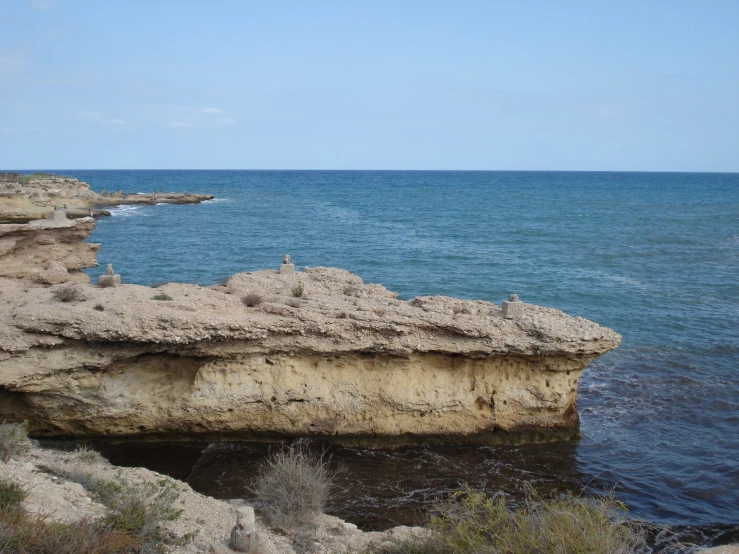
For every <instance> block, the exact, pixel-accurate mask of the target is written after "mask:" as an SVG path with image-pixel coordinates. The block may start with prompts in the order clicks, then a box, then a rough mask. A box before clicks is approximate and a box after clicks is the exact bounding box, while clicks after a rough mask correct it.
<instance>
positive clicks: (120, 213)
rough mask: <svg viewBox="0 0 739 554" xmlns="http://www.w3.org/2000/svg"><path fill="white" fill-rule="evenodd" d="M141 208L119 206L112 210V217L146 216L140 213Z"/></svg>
mask: <svg viewBox="0 0 739 554" xmlns="http://www.w3.org/2000/svg"><path fill="white" fill-rule="evenodd" d="M141 208H142V206H128V205H123V206H118V207H116V208H113V209H111V210H110V215H111V216H113V217H132V216H140V215H146V214H143V213H141V212H140V211H139V210H140V209H141Z"/></svg>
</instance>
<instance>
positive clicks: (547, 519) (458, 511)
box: [374, 487, 645, 554]
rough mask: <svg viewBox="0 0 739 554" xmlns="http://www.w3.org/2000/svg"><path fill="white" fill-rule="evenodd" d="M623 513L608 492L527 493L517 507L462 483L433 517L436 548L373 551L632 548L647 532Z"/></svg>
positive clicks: (595, 552)
mask: <svg viewBox="0 0 739 554" xmlns="http://www.w3.org/2000/svg"><path fill="white" fill-rule="evenodd" d="M624 513H625V507H624V506H623V504H621V503H620V502H618V501H616V500H615V499H614V498H613V496H612V495H606V496H602V497H594V498H579V497H576V496H573V495H571V494H566V495H562V496H559V497H556V498H551V499H542V498H540V497H538V496H536V495H535V494H534V493H531V494H529V496H528V497H527V499H526V500H525V501H524V502H523V503H522V504H521V505H520V506H517V507H516V506H512V505H510V503H509V501H508V500H506V499H505V498H503V497H490V496H488V495H486V494H485V493H483V492H477V491H474V490H472V489H471V488H469V487H464V488H463V489H462V490H460V491H458V492H456V493H454V494H453V495H452V496H451V498H450V500H449V501H448V502H445V503H442V504H440V505H438V506H437V513H436V515H435V517H433V518H432V519H431V522H430V524H429V527H430V528H431V529H432V530H433V531H435V532H436V537H435V539H436V543H437V545H438V550H429V549H426V550H423V549H421V550H418V549H416V550H413V549H406V550H374V552H376V553H380V552H383V553H390V552H419V553H422V552H440V553H444V554H467V553H470V552H475V553H478V552H479V553H490V554H492V553H497V552H505V553H509V554H562V553H580V552H583V553H584V552H587V553H589V554H631V553H633V552H636V551H639V549H640V548H643V547H644V545H645V533H644V529H643V528H642V527H641V526H640V525H638V524H637V523H634V522H629V521H626V520H625V519H623V514H624ZM419 540H420V539H419ZM411 542H413V541H411ZM426 542H428V541H426ZM419 544H420V543H417V544H416V546H418V545H419ZM414 548H415V547H414ZM424 548H429V547H428V545H427V546H425V547H424Z"/></svg>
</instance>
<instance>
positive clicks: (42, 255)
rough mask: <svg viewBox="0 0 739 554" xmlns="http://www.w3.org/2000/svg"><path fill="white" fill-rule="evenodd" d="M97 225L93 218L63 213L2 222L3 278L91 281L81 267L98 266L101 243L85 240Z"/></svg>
mask: <svg viewBox="0 0 739 554" xmlns="http://www.w3.org/2000/svg"><path fill="white" fill-rule="evenodd" d="M58 213H59V215H61V212H58ZM94 227H95V224H94V222H93V220H92V218H89V217H88V218H84V219H79V220H69V219H67V218H66V217H64V216H63V215H61V218H59V219H41V220H37V221H32V222H30V223H26V224H7V225H0V277H11V278H15V279H30V280H31V281H34V282H37V283H45V284H57V283H63V282H66V281H77V282H88V281H89V277H88V276H87V275H86V274H85V273H82V271H81V270H82V269H85V268H88V267H94V266H96V265H97V260H96V254H97V251H98V249H99V248H100V245H99V244H91V243H84V242H82V241H83V240H84V239H86V238H88V237H89V236H90V234H91V233H92V230H93V228H94Z"/></svg>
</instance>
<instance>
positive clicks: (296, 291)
mask: <svg viewBox="0 0 739 554" xmlns="http://www.w3.org/2000/svg"><path fill="white" fill-rule="evenodd" d="M304 291H305V285H303V281H298V284H297V285H295V286H294V287H293V288H292V290H291V291H290V292H291V293H292V295H293V296H294V297H295V298H300V297H301V296H303V292H304Z"/></svg>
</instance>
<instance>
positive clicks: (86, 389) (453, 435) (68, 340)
mask: <svg viewBox="0 0 739 554" xmlns="http://www.w3.org/2000/svg"><path fill="white" fill-rule="evenodd" d="M298 283H302V284H303V287H304V293H303V296H302V297H301V298H295V297H294V296H293V295H292V289H293V288H294V287H295V286H296V285H297V284H298ZM67 286H68V285H67ZM75 286H77V287H79V292H80V297H81V298H84V300H82V301H78V302H68V303H64V302H60V301H59V300H57V299H56V298H55V290H56V287H44V286H39V285H29V284H28V283H27V282H25V281H12V280H0V293H1V294H0V306H2V308H3V309H2V311H0V399H1V400H2V402H0V418H5V419H8V421H19V420H24V419H27V420H28V421H29V422H30V428H31V431H32V433H34V434H36V435H39V436H42V435H43V436H97V435H105V436H111V435H112V436H135V435H138V436H170V437H175V436H178V435H186V436H191V435H194V434H203V435H218V436H230V437H234V436H235V437H241V438H246V437H252V436H259V435H266V436H274V435H288V436H301V435H307V436H311V435H321V436H325V437H331V438H334V439H338V440H342V441H343V442H348V443H351V442H355V441H362V442H366V441H370V442H371V441H372V440H376V439H377V440H379V439H380V438H382V439H383V440H387V441H390V442H393V441H395V442H396V443H398V444H400V443H403V442H413V441H414V440H422V439H423V440H426V439H429V438H440V439H443V440H462V441H464V442H489V443H495V442H520V441H533V440H550V439H552V438H567V437H568V436H572V435H573V434H574V433H576V430H577V412H576V407H575V406H576V395H577V382H578V378H579V376H580V372H581V371H582V369H583V368H584V367H585V365H587V363H589V362H590V361H591V360H592V359H594V358H595V357H597V356H598V355H600V354H602V353H603V352H606V351H607V350H610V349H611V348H614V347H615V346H616V345H617V344H618V342H619V340H620V336H619V335H618V334H617V333H615V332H613V331H611V330H610V329H606V328H603V327H600V326H598V325H597V324H595V323H593V322H590V321H587V320H584V319H582V318H573V317H570V316H567V315H566V314H564V313H562V312H560V311H558V310H553V309H549V308H543V307H540V306H534V305H529V304H525V305H524V307H523V315H522V316H521V318H520V319H515V320H511V319H505V318H503V317H502V315H501V310H500V308H499V307H498V306H497V305H494V304H491V303H489V302H482V301H465V300H458V299H454V298H448V297H420V298H416V299H414V300H412V301H409V302H405V301H400V300H398V299H397V298H396V295H395V294H394V293H392V292H390V291H388V290H386V289H385V288H384V287H382V286H380V285H368V284H364V283H362V281H361V279H360V278H359V277H357V276H355V275H352V274H350V273H349V272H346V271H343V270H338V269H331V268H306V269H305V271H300V272H297V273H295V274H280V273H279V272H278V271H276V270H265V271H258V272H254V273H242V274H237V275H235V276H233V277H232V278H231V279H230V280H229V281H228V282H227V283H226V285H225V286H215V287H210V288H206V287H199V286H196V285H185V284H168V285H165V286H162V287H160V288H157V289H151V288H149V287H142V286H136V285H122V286H120V287H115V288H98V287H96V286H93V285H75ZM160 294H164V295H167V296H168V297H171V300H155V299H154V298H153V297H155V296H156V295H160ZM249 295H252V296H254V295H256V296H258V297H259V301H258V302H256V303H255V304H256V305H254V306H253V307H248V306H246V305H245V304H244V302H243V298H244V297H247V296H249Z"/></svg>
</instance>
